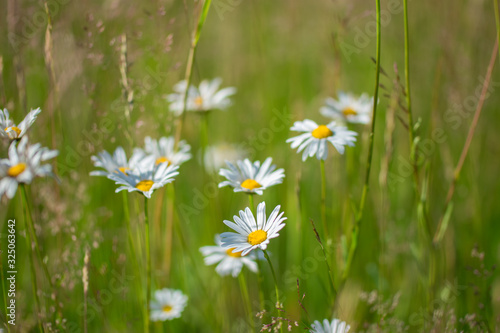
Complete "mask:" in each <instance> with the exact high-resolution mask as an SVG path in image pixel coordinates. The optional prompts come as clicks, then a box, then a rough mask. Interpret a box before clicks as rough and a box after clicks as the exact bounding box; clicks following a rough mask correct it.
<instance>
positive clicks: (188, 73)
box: [175, 0, 212, 148]
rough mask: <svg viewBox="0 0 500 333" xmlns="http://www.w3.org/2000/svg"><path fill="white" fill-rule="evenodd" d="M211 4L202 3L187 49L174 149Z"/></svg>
mask: <svg viewBox="0 0 500 333" xmlns="http://www.w3.org/2000/svg"><path fill="white" fill-rule="evenodd" d="M211 3H212V1H211V0H205V2H204V3H203V8H202V10H201V13H200V17H199V18H198V24H197V26H196V29H195V30H194V33H193V36H192V39H191V47H190V49H189V55H188V60H187V64H186V72H185V75H184V81H185V82H186V91H185V92H184V103H183V110H182V114H181V115H180V117H179V118H178V120H177V126H176V131H175V148H177V145H178V144H179V141H180V139H181V134H182V128H183V126H184V120H185V118H186V107H187V99H188V91H189V86H190V85H191V77H192V75H193V65H194V58H195V55H196V48H197V47H198V41H199V40H200V35H201V30H202V29H203V25H204V24H205V20H206V18H207V15H208V11H209V9H210V4H211Z"/></svg>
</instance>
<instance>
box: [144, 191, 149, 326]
mask: <svg viewBox="0 0 500 333" xmlns="http://www.w3.org/2000/svg"><path fill="white" fill-rule="evenodd" d="M144 222H145V229H146V230H145V233H146V274H147V276H146V318H145V321H144V324H145V329H146V333H148V332H149V303H150V300H151V248H150V244H149V218H148V198H146V197H144Z"/></svg>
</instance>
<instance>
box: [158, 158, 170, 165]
mask: <svg viewBox="0 0 500 333" xmlns="http://www.w3.org/2000/svg"><path fill="white" fill-rule="evenodd" d="M165 162H167V165H170V164H172V161H170V160H169V159H168V158H166V157H165V156H162V157H158V158H157V159H156V162H155V163H156V165H158V164H160V163H165Z"/></svg>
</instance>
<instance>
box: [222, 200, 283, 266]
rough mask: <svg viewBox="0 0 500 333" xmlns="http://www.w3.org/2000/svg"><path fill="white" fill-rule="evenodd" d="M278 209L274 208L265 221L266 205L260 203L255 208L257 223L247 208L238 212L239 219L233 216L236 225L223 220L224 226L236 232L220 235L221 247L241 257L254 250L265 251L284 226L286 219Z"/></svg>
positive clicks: (278, 207)
mask: <svg viewBox="0 0 500 333" xmlns="http://www.w3.org/2000/svg"><path fill="white" fill-rule="evenodd" d="M280 207H281V206H279V205H278V206H276V208H274V210H273V212H272V213H271V215H270V216H269V218H268V219H266V203H265V202H261V203H260V204H259V205H258V206H257V221H255V218H254V216H253V214H252V212H251V211H250V208H248V207H247V208H246V209H245V211H242V210H240V216H239V217H238V216H236V215H235V216H233V219H234V222H236V223H234V222H231V221H227V220H225V221H224V224H225V225H227V226H228V227H229V228H231V229H233V230H234V231H236V232H224V233H222V234H221V244H222V247H223V248H225V249H232V253H238V252H241V255H242V256H245V255H246V254H247V253H249V252H250V251H252V250H254V249H256V248H260V249H261V250H265V249H266V248H267V245H268V244H269V240H270V239H273V238H276V237H278V236H279V233H278V231H280V230H281V229H283V227H284V226H285V223H283V221H284V220H286V217H283V214H284V212H281V214H280V212H279V211H280Z"/></svg>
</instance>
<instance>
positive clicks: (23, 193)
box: [20, 185, 54, 289]
mask: <svg viewBox="0 0 500 333" xmlns="http://www.w3.org/2000/svg"><path fill="white" fill-rule="evenodd" d="M20 187H21V193H22V195H23V198H24V202H25V203H26V210H27V213H28V216H29V219H28V220H26V221H27V222H26V223H27V227H28V228H29V230H30V231H31V233H32V235H33V244H35V252H36V254H37V257H38V260H40V263H41V265H42V269H43V272H44V274H45V278H46V279H47V281H49V285H50V288H52V289H54V285H53V284H52V280H51V278H50V274H49V269H48V268H47V265H46V264H45V262H44V261H43V257H42V254H41V251H40V246H38V239H37V237H36V233H35V227H34V225H33V219H32V215H31V209H30V206H29V204H28V194H27V192H26V187H25V185H21V186H20Z"/></svg>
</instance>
